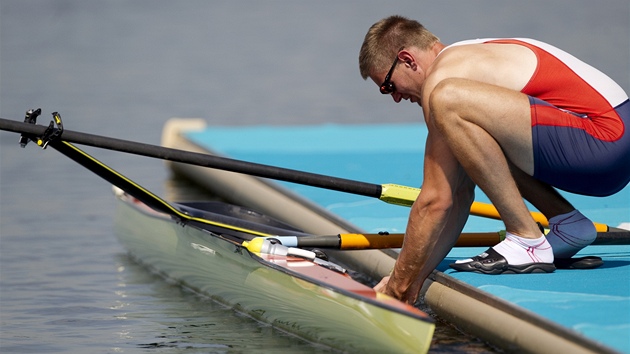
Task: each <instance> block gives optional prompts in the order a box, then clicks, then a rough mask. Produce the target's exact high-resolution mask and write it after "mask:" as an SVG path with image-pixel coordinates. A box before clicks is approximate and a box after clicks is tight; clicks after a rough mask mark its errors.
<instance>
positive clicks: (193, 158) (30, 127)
mask: <svg viewBox="0 0 630 354" xmlns="http://www.w3.org/2000/svg"><path fill="white" fill-rule="evenodd" d="M0 129H2V130H7V131H12V132H16V133H23V134H29V135H35V136H38V135H42V134H44V131H45V130H46V127H44V126H41V125H35V124H27V123H22V122H18V121H14V120H9V119H4V118H0ZM61 139H63V140H64V141H67V142H71V143H76V144H82V145H88V146H93V147H97V148H102V149H108V150H115V151H121V152H126V153H130V154H135V155H141V156H146V157H153V158H157V159H163V160H169V161H174V162H181V163H187V164H191V165H197V166H203V167H209V168H216V169H221V170H225V171H231V172H237V173H243V174H248V175H252V176H257V177H263V178H270V179H275V180H280V181H285V182H291V183H297V184H303V185H307V186H312V187H318V188H325V189H331V190H335V191H339V192H345V193H351V194H357V195H363V196H367V197H372V198H380V197H381V193H382V186H381V185H379V184H372V183H365V182H358V181H353V180H349V179H344V178H338V177H331V176H325V175H320V174H316V173H309V172H303V171H297V170H292V169H287V168H281V167H274V166H269V165H263V164H257V163H253V162H246V161H239V160H234V159H228V158H225V157H219V156H214V155H207V154H201V153H195V152H190V151H184V150H177V149H171V148H166V147H162V146H156V145H150V144H143V143H138V142H133V141H128V140H121V139H115V138H109V137H104V136H99V135H93V134H87V133H81V132H74V131H71V130H64V131H63V134H62V136H61Z"/></svg>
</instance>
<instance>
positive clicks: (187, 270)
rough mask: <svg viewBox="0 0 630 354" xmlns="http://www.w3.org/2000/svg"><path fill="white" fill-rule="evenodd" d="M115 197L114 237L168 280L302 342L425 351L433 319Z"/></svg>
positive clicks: (319, 269)
mask: <svg viewBox="0 0 630 354" xmlns="http://www.w3.org/2000/svg"><path fill="white" fill-rule="evenodd" d="M116 195H117V197H118V198H117V199H118V201H119V203H118V208H117V213H116V219H115V225H116V234H117V236H118V238H119V239H120V241H121V243H122V244H123V245H124V246H125V247H126V248H127V249H128V250H129V253H130V254H131V255H132V257H133V258H134V259H136V260H137V261H138V262H139V263H141V264H144V265H146V266H148V267H150V268H152V269H153V270H155V271H157V272H158V273H160V274H162V275H163V276H165V277H168V278H171V279H174V280H176V281H178V282H180V283H182V284H183V285H184V286H186V287H189V288H191V289H193V290H195V291H198V292H200V293H203V294H205V295H208V296H210V297H211V298H213V299H214V300H216V301H219V302H221V303H224V304H226V305H228V306H230V307H233V308H235V309H236V310H238V311H242V312H245V313H247V314H248V315H250V316H252V317H254V318H256V319H258V320H261V321H263V322H266V323H270V324H272V325H273V326H276V327H278V328H281V329H283V330H286V331H287V332H290V333H293V334H295V335H298V336H300V337H302V338H304V339H306V340H309V341H313V342H317V343H320V344H324V345H327V346H330V347H333V348H336V349H340V350H343V351H350V352H359V351H370V352H375V351H378V352H400V353H404V352H410V353H425V352H427V351H428V349H429V346H430V343H431V338H432V336H433V330H434V321H433V319H432V318H431V317H430V316H428V315H427V314H425V313H424V312H422V311H420V310H419V309H417V308H415V307H413V306H409V305H406V304H403V303H401V302H400V301H397V300H395V299H393V298H391V297H389V296H386V295H383V294H379V293H376V292H375V291H374V290H373V289H372V288H370V287H368V286H366V285H363V284H361V283H359V282H357V281H355V280H353V279H352V278H351V277H350V276H348V275H347V274H345V273H342V272H340V271H336V270H332V269H329V268H327V267H323V266H320V265H317V264H315V263H314V262H311V261H309V260H306V259H303V258H298V257H292V256H278V255H268V254H257V253H252V252H250V251H248V250H247V249H246V248H245V247H243V245H242V242H243V239H242V238H240V236H241V235H239V234H240V232H238V231H234V230H230V229H223V230H222V229H221V228H220V227H217V226H208V225H207V224H201V223H195V222H188V223H186V224H183V225H182V224H181V223H179V222H176V221H175V220H174V219H173V218H172V217H171V216H169V215H167V214H163V213H160V212H156V211H155V210H153V209H151V208H149V207H147V206H146V205H144V204H142V203H141V202H139V201H137V200H136V199H134V198H132V197H130V196H128V195H127V194H125V193H122V192H118V193H116ZM180 208H181V210H182V211H183V212H185V213H187V214H193V215H194V214H197V215H203V217H204V218H210V217H212V215H213V213H211V212H209V211H207V210H199V209H196V208H193V207H190V206H184V205H180ZM223 216H224V215H223ZM271 227H274V226H273V225H272V226H271ZM276 227H277V226H276ZM210 229H211V230H210ZM264 231H267V230H264Z"/></svg>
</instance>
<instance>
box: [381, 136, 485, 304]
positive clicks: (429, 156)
mask: <svg viewBox="0 0 630 354" xmlns="http://www.w3.org/2000/svg"><path fill="white" fill-rule="evenodd" d="M434 130H435V129H432V128H431V127H430V128H429V135H428V137H427V144H426V151H425V163H424V182H423V185H422V192H421V193H420V195H419V197H418V199H417V200H416V202H415V203H414V204H413V206H412V208H411V212H410V215H409V222H408V224H407V230H406V233H405V241H404V244H403V247H402V250H401V252H400V255H399V257H398V259H397V261H396V264H395V266H394V270H393V272H392V274H391V276H390V277H389V278H388V279H384V281H383V282H381V283H380V284H379V285H378V286H377V287H376V289H377V290H378V291H382V292H384V293H386V294H389V295H392V296H394V297H396V298H398V299H401V300H403V301H406V302H408V303H414V302H415V301H416V298H417V296H418V292H419V290H420V288H421V287H422V283H423V282H424V280H425V278H426V277H427V276H428V275H429V274H430V273H431V272H432V271H433V269H435V267H436V266H437V265H438V264H439V263H440V262H441V261H442V259H443V258H444V257H445V256H446V254H448V252H449V251H450V249H451V248H452V247H453V244H454V243H455V242H456V241H457V238H458V236H459V234H460V233H461V230H462V229H463V227H464V224H465V223H466V220H467V218H468V211H469V210H470V204H471V203H472V200H473V198H474V195H473V194H474V185H473V184H472V182H471V181H470V179H469V178H468V177H467V175H466V174H465V173H464V171H463V169H462V168H461V166H460V165H459V163H458V162H457V160H456V159H455V157H454V156H453V155H452V153H451V152H450V150H449V148H448V147H447V146H446V144H445V143H444V141H443V140H442V139H441V138H440V136H439V132H436V131H434Z"/></svg>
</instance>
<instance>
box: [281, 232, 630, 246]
mask: <svg viewBox="0 0 630 354" xmlns="http://www.w3.org/2000/svg"><path fill="white" fill-rule="evenodd" d="M404 236H405V235H404V234H339V235H328V236H300V237H295V236H272V237H273V238H275V239H277V240H278V241H280V242H281V243H282V244H283V245H285V246H287V247H300V248H330V249H339V250H361V249H385V248H401V247H402V244H403V239H404ZM504 238H505V231H498V232H464V233H462V234H461V235H460V236H459V239H458V240H457V243H455V247H492V246H494V245H496V244H497V243H499V242H501V241H502V240H503V239H504ZM592 245H630V231H629V230H624V229H620V228H616V227H614V228H611V230H610V231H608V232H598V233H597V238H596V239H595V241H593V243H592Z"/></svg>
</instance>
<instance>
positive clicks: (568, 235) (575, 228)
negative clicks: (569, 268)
mask: <svg viewBox="0 0 630 354" xmlns="http://www.w3.org/2000/svg"><path fill="white" fill-rule="evenodd" d="M595 238H597V230H596V229H595V225H593V223H592V222H591V221H590V220H589V219H587V218H586V217H585V216H584V215H582V213H580V212H579V211H577V210H573V211H572V212H570V213H566V214H563V215H558V216H554V217H553V218H551V219H549V233H548V234H547V241H549V244H550V245H551V247H552V248H553V254H554V256H556V257H557V258H570V257H572V256H573V255H575V254H576V253H577V252H578V251H579V250H581V249H582V248H584V247H586V246H588V245H590V244H591V243H593V241H595Z"/></svg>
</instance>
